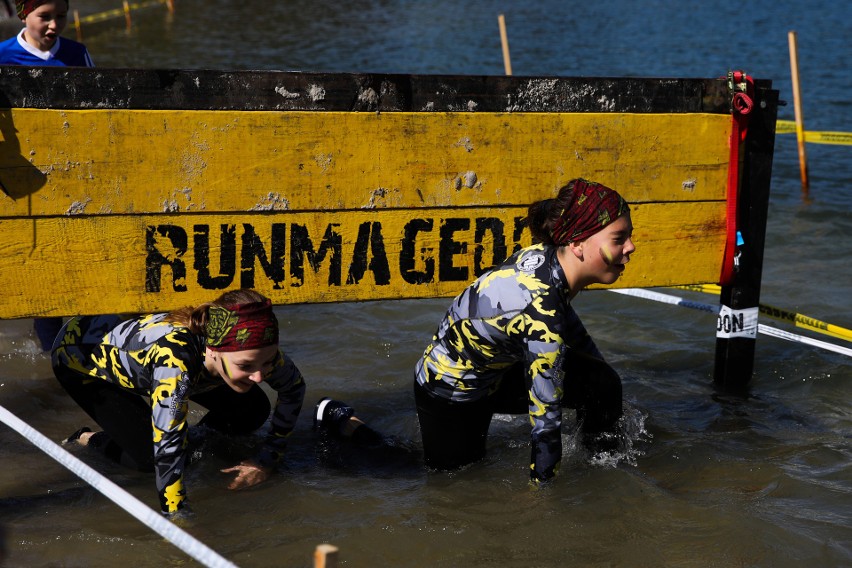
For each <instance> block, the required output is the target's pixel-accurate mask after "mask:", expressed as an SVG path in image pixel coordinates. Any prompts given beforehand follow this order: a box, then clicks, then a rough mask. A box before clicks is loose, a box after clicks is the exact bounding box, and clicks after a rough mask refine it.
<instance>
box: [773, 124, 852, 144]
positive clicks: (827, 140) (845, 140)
mask: <svg viewBox="0 0 852 568" xmlns="http://www.w3.org/2000/svg"><path fill="white" fill-rule="evenodd" d="M795 132H796V122H795V121H793V120H779V121H777V122H776V123H775V133H776V134H795ZM804 135H805V142H810V143H813V144H842V145H846V146H850V145H852V132H816V131H810V130H806V131H805V132H804Z"/></svg>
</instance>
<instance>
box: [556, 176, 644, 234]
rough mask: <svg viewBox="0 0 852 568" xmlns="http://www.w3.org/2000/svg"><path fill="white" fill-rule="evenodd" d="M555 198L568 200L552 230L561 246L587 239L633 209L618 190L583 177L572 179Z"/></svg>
mask: <svg viewBox="0 0 852 568" xmlns="http://www.w3.org/2000/svg"><path fill="white" fill-rule="evenodd" d="M556 199H557V200H559V201H562V200H564V201H565V202H566V203H567V205H566V206H565V209H564V210H563V211H562V213H560V215H559V218H558V219H557V220H556V222H555V223H554V224H553V231H552V232H551V236H552V237H553V242H554V243H555V244H556V245H558V246H564V245H567V244H569V243H574V242H578V241H582V240H585V239H587V238H589V237H591V236H592V235H594V234H595V233H597V232H598V231H600V230H601V229H603V228H604V227H606V226H607V225H609V224H610V223H612V222H613V221H615V220H616V219H618V218H619V217H621V216H622V215H624V214H625V213H627V212H629V211H630V206H629V205H628V204H627V202H626V201H625V200H624V198H622V197H621V196H620V195H619V194H618V192H616V191H615V190H613V189H610V188H608V187H606V186H605V185H601V184H599V183H595V182H592V181H586V180H584V179H575V180H573V181H571V182H569V183H568V185H566V186H565V187H563V188H562V189H561V190H559V196H558V197H557V198H556Z"/></svg>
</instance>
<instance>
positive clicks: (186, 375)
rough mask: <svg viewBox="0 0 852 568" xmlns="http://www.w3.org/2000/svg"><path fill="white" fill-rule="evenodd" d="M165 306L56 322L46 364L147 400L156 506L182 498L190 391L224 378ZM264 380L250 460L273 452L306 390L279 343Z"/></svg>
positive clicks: (175, 504)
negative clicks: (259, 433) (267, 421)
mask: <svg viewBox="0 0 852 568" xmlns="http://www.w3.org/2000/svg"><path fill="white" fill-rule="evenodd" d="M165 315H166V314H154V315H146V316H140V317H137V318H134V319H129V320H126V321H125V320H122V319H121V318H119V317H118V316H95V317H77V318H73V319H71V320H70V321H69V322H68V324H66V326H65V327H64V329H63V333H62V336H61V338H60V341H59V343H58V345H57V347H56V348H55V349H54V351H53V366H54V368H57V367H66V368H68V369H71V370H73V371H76V372H77V373H80V374H83V375H86V376H88V377H91V379H90V380H104V381H108V382H110V383H113V384H115V385H118V386H120V387H122V388H125V389H128V390H129V391H133V392H136V393H138V394H139V395H141V396H142V397H144V398H146V399H148V400H149V401H150V405H151V418H152V436H153V441H154V464H155V474H156V486H157V491H158V493H159V497H160V506H161V508H162V510H163V512H166V513H172V512H175V511H177V510H179V509H180V508H181V507H182V506H183V505H184V503H185V499H186V490H185V487H184V482H183V475H184V471H185V469H186V463H187V455H186V452H185V448H186V434H187V427H188V424H187V413H188V408H189V397H190V396H192V395H193V394H196V393H200V392H204V391H207V390H210V389H213V388H216V387H218V386H222V385H223V384H224V383H223V381H222V379H221V378H219V377H214V376H211V375H210V374H209V373H208V372H207V371H206V369H205V367H204V352H205V339H204V337H201V336H198V335H195V334H192V333H190V331H189V329H187V328H185V327H181V326H176V325H174V324H172V323H168V322H165V321H164V318H165ZM264 382H266V383H267V384H268V385H269V386H270V387H272V388H273V389H274V390H275V391H277V394H278V399H277V404H276V406H275V410H274V412H273V415H272V421H271V431H270V433H269V435H268V436H267V437H266V439H265V443H264V445H263V448H262V449H261V451H260V453H259V454H258V456H257V458H256V460H257V461H258V462H259V463H260V464H261V465H264V466H271V465H274V464H275V463H276V462H277V461H278V459H279V458H280V456H281V454H282V452H283V450H284V447H285V446H286V438H287V436H288V435H289V434H290V432H292V430H293V427H294V426H295V423H296V419H297V418H298V415H299V412H300V410H301V407H302V402H303V400H304V396H305V382H304V380H303V379H302V375H301V373H300V372H299V370H298V369H297V368H296V366H295V364H294V363H293V361H292V360H290V358H289V357H287V356H286V355H285V354H284V353H282V352H280V351H279V354H278V356H277V358H276V359H275V362H274V364H273V367H272V370H271V371H270V372H269V373H268V374H266V375H265V376H264Z"/></svg>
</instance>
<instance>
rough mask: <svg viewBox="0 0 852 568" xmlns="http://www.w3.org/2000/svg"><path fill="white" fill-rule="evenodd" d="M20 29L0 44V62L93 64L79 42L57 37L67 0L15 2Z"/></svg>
mask: <svg viewBox="0 0 852 568" xmlns="http://www.w3.org/2000/svg"><path fill="white" fill-rule="evenodd" d="M15 7H16V8H17V11H18V17H19V18H20V19H21V21H22V22H23V23H24V28H23V29H22V30H21V31H20V33H19V34H18V35H16V36H15V37H12V38H9V39H7V40H6V41H4V42H2V43H0V65H31V66H36V65H37V66H53V67H94V63H92V58H91V56H90V55H89V51H88V50H87V49H86V46H85V45H83V44H82V43H79V42H76V41H73V40H70V39H68V38H62V37H59V36H60V35H61V34H62V31H63V30H64V29H65V26H66V24H67V23H68V1H67V0H24V1H20V0H19V1H17V2H15Z"/></svg>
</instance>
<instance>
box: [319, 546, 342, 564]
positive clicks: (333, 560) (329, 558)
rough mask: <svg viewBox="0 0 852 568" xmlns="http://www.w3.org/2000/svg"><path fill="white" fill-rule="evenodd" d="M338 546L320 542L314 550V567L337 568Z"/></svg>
mask: <svg viewBox="0 0 852 568" xmlns="http://www.w3.org/2000/svg"><path fill="white" fill-rule="evenodd" d="M337 551H338V549H337V547H336V546H334V545H332V544H320V545H318V546H317V548H316V550H315V551H314V568H337Z"/></svg>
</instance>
